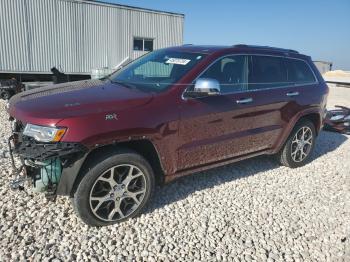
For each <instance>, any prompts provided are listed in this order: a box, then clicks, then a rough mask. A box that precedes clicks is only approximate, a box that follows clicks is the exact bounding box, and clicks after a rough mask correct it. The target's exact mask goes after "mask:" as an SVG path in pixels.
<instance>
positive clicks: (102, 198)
mask: <svg viewBox="0 0 350 262" xmlns="http://www.w3.org/2000/svg"><path fill="white" fill-rule="evenodd" d="M110 200H111V198H110V197H109V196H103V197H90V201H98V204H97V205H96V206H95V207H94V209H93V211H94V212H97V210H98V209H99V208H100V207H101V205H102V204H103V203H104V202H106V201H110Z"/></svg>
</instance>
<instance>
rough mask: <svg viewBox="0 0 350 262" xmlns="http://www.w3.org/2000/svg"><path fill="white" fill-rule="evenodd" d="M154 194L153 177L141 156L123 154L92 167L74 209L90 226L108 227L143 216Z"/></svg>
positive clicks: (77, 195) (124, 152)
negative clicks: (143, 211)
mask: <svg viewBox="0 0 350 262" xmlns="http://www.w3.org/2000/svg"><path fill="white" fill-rule="evenodd" d="M153 190H154V175H153V171H152V168H151V167H150V165H149V164H148V162H147V161H146V160H145V159H144V158H143V157H142V156H140V155H139V154H136V153H134V152H131V151H121V152H118V153H115V154H112V155H109V156H107V157H106V158H105V159H103V160H102V161H99V162H98V163H97V164H95V165H93V166H92V167H91V169H90V170H89V171H88V172H87V174H86V175H85V176H84V178H83V179H82V180H81V182H80V184H79V186H78V188H77V190H76V192H75V194H74V201H73V202H74V206H75V210H76V212H77V213H78V215H79V217H80V218H81V219H82V220H83V221H84V222H85V223H86V224H89V225H91V226H105V225H110V224H115V223H118V222H121V221H124V220H126V219H128V218H131V217H134V216H136V215H138V214H140V213H141V211H142V210H143V208H144V207H145V205H146V204H147V202H148V201H149V199H150V198H151V195H152V192H153Z"/></svg>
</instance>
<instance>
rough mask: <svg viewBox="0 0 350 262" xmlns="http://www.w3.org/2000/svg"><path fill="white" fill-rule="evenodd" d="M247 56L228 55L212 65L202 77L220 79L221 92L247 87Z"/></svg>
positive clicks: (236, 90) (235, 90)
mask: <svg viewBox="0 0 350 262" xmlns="http://www.w3.org/2000/svg"><path fill="white" fill-rule="evenodd" d="M246 65H247V56H245V55H237V56H227V57H224V58H222V59H220V60H218V61H216V62H215V63H214V64H213V65H211V66H210V67H209V68H208V69H207V70H206V71H205V72H204V73H203V74H202V75H201V76H200V77H201V78H213V79H216V80H218V81H219V83H220V89H221V93H223V94H225V93H233V92H239V91H242V90H246V89H247V84H246V83H247V70H246V67H247V66H246Z"/></svg>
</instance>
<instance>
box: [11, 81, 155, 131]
mask: <svg viewBox="0 0 350 262" xmlns="http://www.w3.org/2000/svg"><path fill="white" fill-rule="evenodd" d="M151 98H152V94H150V93H145V92H142V91H140V90H138V89H131V88H128V87H124V86H122V85H118V84H113V83H111V82H110V81H106V80H84V81H77V82H70V83H64V84H57V85H50V86H46V87H41V88H36V89H32V90H29V91H25V92H23V93H19V94H17V95H15V96H13V97H12V98H11V99H10V101H9V108H8V112H9V114H10V115H11V116H12V117H14V118H16V119H18V120H20V121H22V122H24V123H33V124H39V125H55V124H56V123H57V122H59V121H60V120H62V119H65V118H70V117H79V116H86V115H89V114H94V113H101V112H111V111H112V112H120V111H123V110H127V109H128V108H133V107H137V106H141V105H143V104H146V103H147V102H148V101H150V100H151Z"/></svg>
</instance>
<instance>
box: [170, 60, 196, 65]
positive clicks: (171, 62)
mask: <svg viewBox="0 0 350 262" xmlns="http://www.w3.org/2000/svg"><path fill="white" fill-rule="evenodd" d="M190 61H191V60H189V59H181V58H169V59H168V60H167V61H166V62H165V63H167V64H176V65H187V64H188V63H189V62H190Z"/></svg>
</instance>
